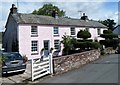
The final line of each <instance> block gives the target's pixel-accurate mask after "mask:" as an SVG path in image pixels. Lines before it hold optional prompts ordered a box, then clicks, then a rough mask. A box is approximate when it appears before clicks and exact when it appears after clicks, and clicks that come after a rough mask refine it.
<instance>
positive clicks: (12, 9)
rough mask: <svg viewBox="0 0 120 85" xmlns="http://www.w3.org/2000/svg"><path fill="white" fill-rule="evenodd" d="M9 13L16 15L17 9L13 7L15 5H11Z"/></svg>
mask: <svg viewBox="0 0 120 85" xmlns="http://www.w3.org/2000/svg"><path fill="white" fill-rule="evenodd" d="M10 12H11V13H12V14H15V13H17V7H15V4H12V8H11V9H10Z"/></svg>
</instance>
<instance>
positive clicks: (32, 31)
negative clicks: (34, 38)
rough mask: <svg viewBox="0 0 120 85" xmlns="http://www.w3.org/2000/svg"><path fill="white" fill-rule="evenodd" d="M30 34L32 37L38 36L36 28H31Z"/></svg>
mask: <svg viewBox="0 0 120 85" xmlns="http://www.w3.org/2000/svg"><path fill="white" fill-rule="evenodd" d="M31 34H33V35H36V34H38V31H37V26H31Z"/></svg>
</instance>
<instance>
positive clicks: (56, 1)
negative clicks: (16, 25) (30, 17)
mask: <svg viewBox="0 0 120 85" xmlns="http://www.w3.org/2000/svg"><path fill="white" fill-rule="evenodd" d="M118 2H119V0H69V1H66V0H1V1H0V31H4V30H5V24H6V21H7V18H8V15H9V12H10V8H11V6H12V4H15V5H16V7H17V8H18V12H19V13H31V12H32V11H33V10H35V9H36V10H37V9H39V8H41V7H42V6H43V5H44V4H47V3H52V4H53V5H55V6H58V8H60V9H61V10H64V11H65V14H66V16H69V17H71V18H76V19H80V16H81V13H86V15H87V16H88V18H89V19H92V20H106V19H113V20H114V21H115V22H116V23H117V24H118V13H119V12H118ZM79 11H81V13H80V12H79Z"/></svg>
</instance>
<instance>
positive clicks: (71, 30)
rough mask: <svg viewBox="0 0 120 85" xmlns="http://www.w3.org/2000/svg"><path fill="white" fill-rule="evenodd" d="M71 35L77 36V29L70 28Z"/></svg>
mask: <svg viewBox="0 0 120 85" xmlns="http://www.w3.org/2000/svg"><path fill="white" fill-rule="evenodd" d="M73 29H74V30H73ZM70 34H71V35H75V34H76V31H75V27H71V28H70Z"/></svg>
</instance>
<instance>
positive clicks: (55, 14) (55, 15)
mask: <svg viewBox="0 0 120 85" xmlns="http://www.w3.org/2000/svg"><path fill="white" fill-rule="evenodd" d="M52 17H54V18H55V19H58V12H57V11H56V10H55V9H53V11H52Z"/></svg>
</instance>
